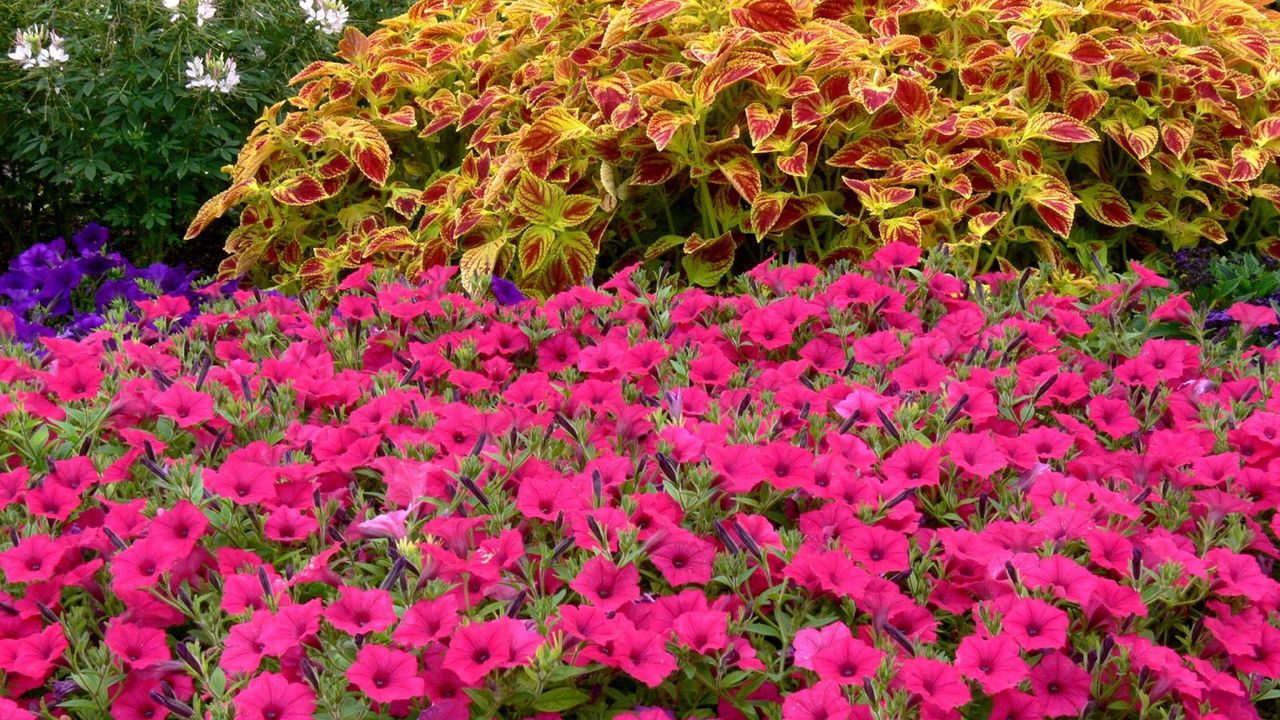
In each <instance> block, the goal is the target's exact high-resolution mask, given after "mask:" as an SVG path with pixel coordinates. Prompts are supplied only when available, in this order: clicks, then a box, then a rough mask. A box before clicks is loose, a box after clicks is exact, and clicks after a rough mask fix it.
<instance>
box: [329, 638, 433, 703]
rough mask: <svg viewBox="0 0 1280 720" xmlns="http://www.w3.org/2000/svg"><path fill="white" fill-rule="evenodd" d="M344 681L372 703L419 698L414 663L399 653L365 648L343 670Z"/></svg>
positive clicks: (421, 689)
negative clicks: (345, 676) (346, 680)
mask: <svg viewBox="0 0 1280 720" xmlns="http://www.w3.org/2000/svg"><path fill="white" fill-rule="evenodd" d="M347 679H348V680H350V681H351V683H352V684H353V685H355V686H356V687H357V688H358V689H359V690H360V692H362V693H364V694H365V695H367V696H369V698H370V699H371V700H373V701H374V702H380V703H389V702H396V701H397V700H412V699H414V698H417V697H421V696H422V692H423V685H422V678H421V677H420V676H419V675H418V659H417V658H415V657H414V656H413V655H410V654H409V653H407V652H404V651H403V650H396V649H394V648H389V647H384V646H382V645H365V646H364V647H362V648H360V652H358V653H356V659H355V662H353V663H352V664H351V667H350V668H348V669H347Z"/></svg>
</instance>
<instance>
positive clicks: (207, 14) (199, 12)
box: [196, 0, 218, 27]
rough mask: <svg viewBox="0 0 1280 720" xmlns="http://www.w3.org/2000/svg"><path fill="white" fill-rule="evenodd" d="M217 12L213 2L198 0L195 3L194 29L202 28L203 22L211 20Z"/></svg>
mask: <svg viewBox="0 0 1280 720" xmlns="http://www.w3.org/2000/svg"><path fill="white" fill-rule="evenodd" d="M217 12H218V8H217V7H216V6H215V5H214V4H213V0H200V1H199V2H197V3H196V27H204V21H205V20H212V19H213V16H214V15H215V14H216V13H217Z"/></svg>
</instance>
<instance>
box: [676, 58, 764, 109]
mask: <svg viewBox="0 0 1280 720" xmlns="http://www.w3.org/2000/svg"><path fill="white" fill-rule="evenodd" d="M728 57H729V56H728V55H724V56H721V58H728ZM764 67H765V56H763V55H760V56H756V55H746V54H744V55H737V56H733V59H724V60H719V61H717V62H713V63H712V64H710V65H708V66H707V67H705V68H703V70H702V72H701V73H699V74H698V76H697V77H696V78H695V79H694V81H693V96H694V100H695V101H696V102H697V106H698V107H703V108H707V107H711V105H712V104H713V103H714V102H715V99H716V97H717V96H718V95H719V94H720V93H721V92H723V91H724V90H725V89H726V88H728V87H729V86H730V85H733V84H734V83H736V82H739V81H741V80H745V79H747V78H749V77H751V76H752V75H755V74H756V73H758V72H760V71H761V70H762V69H764Z"/></svg>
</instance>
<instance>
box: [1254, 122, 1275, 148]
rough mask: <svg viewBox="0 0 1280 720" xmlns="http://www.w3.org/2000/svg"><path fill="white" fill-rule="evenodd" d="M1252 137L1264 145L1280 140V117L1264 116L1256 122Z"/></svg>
mask: <svg viewBox="0 0 1280 720" xmlns="http://www.w3.org/2000/svg"><path fill="white" fill-rule="evenodd" d="M1250 137H1252V138H1253V141H1254V142H1255V143H1258V144H1259V145H1262V146H1264V147H1265V146H1268V145H1270V144H1271V143H1274V142H1276V141H1277V140H1280V117H1269V118H1264V119H1262V120H1259V121H1258V122H1256V123H1254V126H1253V131H1252V132H1251V133H1250Z"/></svg>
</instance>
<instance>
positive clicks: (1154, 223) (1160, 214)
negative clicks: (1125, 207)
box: [1133, 203, 1173, 230]
mask: <svg viewBox="0 0 1280 720" xmlns="http://www.w3.org/2000/svg"><path fill="white" fill-rule="evenodd" d="M1171 220H1173V213H1170V212H1169V211H1168V209H1166V208H1165V207H1164V205H1162V204H1160V203H1145V204H1143V205H1139V206H1138V208H1137V209H1136V210H1135V211H1134V213H1133V222H1134V223H1135V224H1136V225H1138V226H1140V227H1144V228H1146V229H1148V230H1155V229H1157V228H1161V227H1164V226H1165V225H1167V224H1168V223H1169V222H1170V221H1171Z"/></svg>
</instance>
